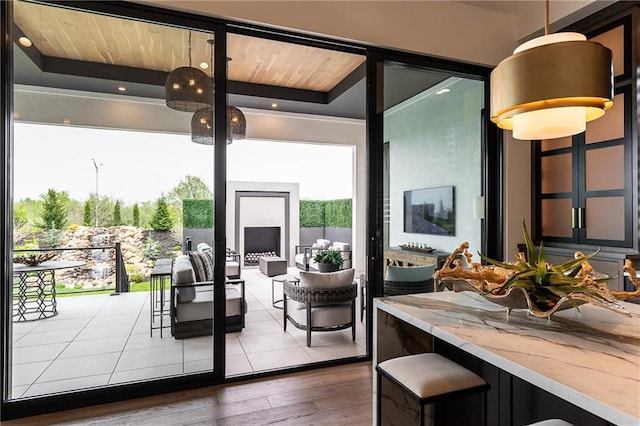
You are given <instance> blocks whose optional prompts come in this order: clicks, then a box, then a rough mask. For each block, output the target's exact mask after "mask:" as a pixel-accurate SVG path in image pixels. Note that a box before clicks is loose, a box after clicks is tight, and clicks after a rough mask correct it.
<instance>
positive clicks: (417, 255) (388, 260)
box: [382, 247, 451, 277]
mask: <svg viewBox="0 0 640 426" xmlns="http://www.w3.org/2000/svg"><path fill="white" fill-rule="evenodd" d="M450 254H451V253H447V252H446V251H440V250H434V251H432V252H431V253H424V252H419V251H413V250H405V249H401V248H400V247H387V248H385V249H384V270H383V274H382V276H383V277H384V276H385V275H386V272H387V266H390V265H393V266H424V265H433V264H435V265H436V269H440V268H442V265H444V262H445V261H446V260H447V257H449V255H450Z"/></svg>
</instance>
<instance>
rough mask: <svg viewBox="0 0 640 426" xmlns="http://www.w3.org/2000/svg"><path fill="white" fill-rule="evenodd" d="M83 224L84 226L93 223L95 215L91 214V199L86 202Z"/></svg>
mask: <svg viewBox="0 0 640 426" xmlns="http://www.w3.org/2000/svg"><path fill="white" fill-rule="evenodd" d="M82 224H83V225H84V226H91V225H92V224H93V217H92V215H91V202H90V201H89V200H87V201H85V202H84V213H83V215H82Z"/></svg>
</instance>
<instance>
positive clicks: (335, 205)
mask: <svg viewBox="0 0 640 426" xmlns="http://www.w3.org/2000/svg"><path fill="white" fill-rule="evenodd" d="M324 226H330V227H332V228H351V199H350V198H345V199H342V200H329V201H325V204H324Z"/></svg>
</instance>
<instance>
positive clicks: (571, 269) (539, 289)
mask: <svg viewBox="0 0 640 426" xmlns="http://www.w3.org/2000/svg"><path fill="white" fill-rule="evenodd" d="M522 227H523V232H524V239H525V243H526V246H527V253H526V257H525V256H523V255H521V256H519V257H518V259H517V261H516V262H515V263H505V262H500V261H497V260H494V259H491V258H488V257H486V256H483V255H482V254H480V257H481V258H482V259H483V260H485V261H486V262H488V263H490V264H492V265H495V266H497V267H500V268H503V269H505V270H507V271H510V273H511V275H509V276H508V279H507V280H506V281H505V282H504V284H502V285H501V286H500V287H498V288H497V289H494V290H493V291H492V293H493V294H503V293H504V292H505V291H506V290H507V289H509V288H511V287H521V288H523V289H525V290H526V292H527V293H528V294H529V296H530V297H531V299H532V302H533V303H534V304H535V305H536V306H538V307H539V308H542V309H549V308H552V307H553V306H555V305H556V303H557V302H558V301H559V300H560V299H561V298H563V297H567V298H568V299H569V300H570V301H571V302H572V303H573V305H574V306H575V307H577V304H576V303H575V302H574V301H573V300H572V299H571V296H572V295H574V294H579V293H581V294H587V295H589V296H592V297H595V298H598V299H602V300H604V301H610V299H611V298H609V297H606V293H603V291H602V287H601V286H600V284H602V283H605V282H606V281H609V280H610V279H612V278H613V277H606V278H593V277H592V276H591V275H589V274H590V273H591V272H592V271H591V266H590V265H588V263H587V262H586V261H587V260H588V259H590V258H592V257H593V256H595V255H596V254H598V253H599V251H600V249H598V250H596V251H595V252H593V253H591V254H588V255H578V256H576V258H575V259H573V260H569V261H567V262H564V263H561V264H559V265H557V266H552V265H550V264H548V263H547V262H546V260H545V253H544V243H542V242H541V243H540V250H539V251H537V250H536V248H535V246H534V244H533V241H532V240H531V237H530V236H529V232H528V231H527V226H526V224H525V222H524V221H523V222H522Z"/></svg>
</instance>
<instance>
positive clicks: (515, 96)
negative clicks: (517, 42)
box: [491, 0, 613, 140]
mask: <svg viewBox="0 0 640 426" xmlns="http://www.w3.org/2000/svg"><path fill="white" fill-rule="evenodd" d="M612 106H613V65H612V61H611V50H609V49H607V48H606V47H604V46H602V45H601V44H599V43H596V42H592V41H587V40H586V37H585V36H584V35H582V34H579V33H557V34H549V0H546V2H545V35H544V36H542V37H538V38H535V39H533V40H530V41H528V42H526V43H524V44H522V45H521V46H519V47H518V48H517V49H516V50H514V52H513V55H512V56H509V57H508V58H506V59H505V60H503V61H502V62H500V63H499V64H498V66H497V67H496V68H495V69H494V70H493V72H492V73H491V121H493V122H494V123H496V124H497V125H498V127H500V128H501V129H505V130H513V137H514V138H515V139H524V140H533V139H554V138H560V137H565V136H571V135H575V134H578V133H582V132H584V131H585V129H586V123H587V122H588V121H591V120H595V119H597V118H600V117H602V116H603V115H604V114H605V111H606V110H608V109H609V108H611V107H612Z"/></svg>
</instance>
